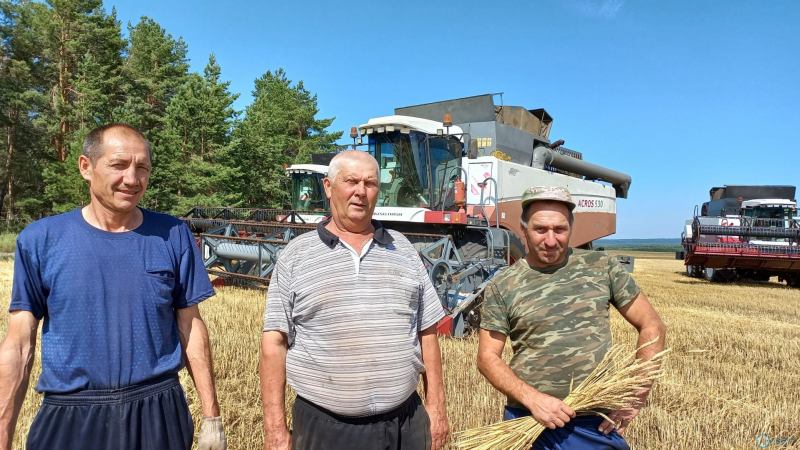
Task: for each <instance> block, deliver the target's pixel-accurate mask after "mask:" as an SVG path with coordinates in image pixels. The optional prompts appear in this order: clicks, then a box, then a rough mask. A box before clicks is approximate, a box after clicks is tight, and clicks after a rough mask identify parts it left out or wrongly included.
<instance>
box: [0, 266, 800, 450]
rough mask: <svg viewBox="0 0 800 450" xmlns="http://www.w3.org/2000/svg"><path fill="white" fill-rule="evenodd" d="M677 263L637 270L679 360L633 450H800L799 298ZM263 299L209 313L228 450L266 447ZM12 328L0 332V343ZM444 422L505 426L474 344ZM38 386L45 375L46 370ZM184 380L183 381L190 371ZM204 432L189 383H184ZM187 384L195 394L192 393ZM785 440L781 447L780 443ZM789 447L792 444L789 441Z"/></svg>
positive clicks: (0, 274)
mask: <svg viewBox="0 0 800 450" xmlns="http://www.w3.org/2000/svg"><path fill="white" fill-rule="evenodd" d="M11 271H12V263H11V262H10V261H3V262H0V290H2V302H0V303H2V306H3V307H4V308H5V307H7V305H8V301H9V297H10V293H11ZM682 273H683V265H682V263H681V262H680V261H674V260H668V259H645V257H644V255H642V256H639V257H637V259H636V272H635V274H634V275H635V278H636V280H637V281H638V282H639V284H640V285H641V286H642V288H643V289H644V292H645V293H646V294H647V295H648V296H649V297H650V299H651V301H652V302H653V304H654V305H655V307H656V309H657V310H658V311H659V313H660V314H661V316H662V318H663V319H664V322H665V323H666V324H667V327H668V331H667V345H668V346H669V347H672V349H673V350H672V354H671V356H670V358H669V360H668V362H667V363H666V375H665V377H664V378H663V379H662V380H660V381H659V382H658V383H657V385H656V388H655V390H654V391H653V393H652V395H651V396H650V400H649V403H648V406H647V407H646V408H645V409H644V410H643V411H642V413H641V414H640V416H639V417H638V418H637V419H636V420H634V422H633V423H632V424H631V426H630V427H629V428H628V430H627V431H626V433H625V435H626V437H627V439H628V440H629V442H630V444H631V447H632V448H636V449H689V448H692V449H694V448H721V449H722V448H724V449H727V448H735V449H753V448H759V446H758V445H757V442H756V438H757V437H758V436H759V435H762V434H763V435H767V436H769V437H770V440H769V441H767V440H764V438H763V437H762V440H761V441H760V442H759V443H760V444H761V446H762V447H763V446H764V444H765V443H767V444H768V445H770V446H771V447H776V446H781V447H785V446H787V444H788V446H795V447H799V448H800V444H798V441H797V440H798V439H800V310H799V308H800V291H798V290H796V289H795V290H792V289H789V288H786V287H785V286H783V285H779V284H777V283H774V282H773V283H762V284H736V285H716V284H715V285H712V284H709V283H707V282H705V281H702V280H697V279H690V278H687V277H685V276H683V275H682ZM264 295H265V293H264V292H262V291H256V290H244V289H237V288H221V289H218V290H217V296H216V297H215V298H212V299H211V300H209V301H206V302H205V303H203V304H202V306H201V308H202V311H203V315H204V317H205V319H206V322H207V324H208V328H209V330H210V333H211V339H212V341H213V351H214V364H215V372H216V377H217V388H218V394H219V400H220V404H221V406H222V410H223V412H222V414H223V417H224V420H225V425H226V428H227V433H228V442H229V447H230V448H231V449H260V448H262V445H263V438H262V436H263V431H262V428H261V403H260V399H259V390H258V372H257V359H258V349H259V342H260V334H261V333H260V330H261V323H262V314H263V308H264V307H263V300H264ZM612 314H614V316H613V319H612V320H613V322H612V328H613V332H614V339H615V342H618V343H624V344H625V345H627V346H629V347H630V349H633V347H634V344H635V333H634V331H633V329H632V328H631V327H630V326H629V325H627V323H625V322H624V321H623V320H622V319H621V318H620V317H619V316H618V315H617V314H616V313H612ZM5 329H6V320H5V319H4V320H2V323H0V334H2V335H5ZM441 343H442V352H443V360H444V371H445V388H446V393H447V396H448V398H447V403H448V414H449V417H450V423H451V428H452V430H454V431H459V430H464V429H467V428H472V427H477V426H481V425H486V424H489V423H493V422H496V421H498V420H500V418H501V411H502V407H503V404H504V399H503V398H502V396H501V395H499V394H498V393H497V392H495V391H494V390H493V389H492V388H491V386H490V385H489V384H488V383H486V382H485V381H484V380H483V378H482V377H481V376H480V374H479V373H478V371H477V369H476V368H475V354H476V350H477V340H476V339H474V338H472V339H464V340H454V339H443V340H442V341H441ZM36 364H37V367H36V368H34V371H33V383H31V385H33V384H35V379H36V378H37V377H38V374H39V367H38V365H39V359H38V355H37V362H36ZM184 372H185V371H184ZM182 380H183V381H184V386H185V387H186V389H187V394H188V397H189V402H190V404H191V406H192V411H193V413H194V414H195V417H196V418H197V419H198V420H199V411H200V409H199V404H197V403H196V396H195V393H194V391H193V388H192V384H191V381H190V380H189V378H188V376H187V374H185V373H183V374H182ZM187 382H188V383H187ZM40 403H41V397H40V396H39V395H38V394H36V393H35V392H34V391H33V389H32V388H31V389H30V391H29V393H28V396H27V398H26V401H25V405H24V410H23V412H22V414H21V418H20V421H19V423H18V425H17V440H16V441H15V447H14V448H15V449H22V448H23V445H22V442H23V441H24V436H26V433H27V430H28V426H29V424H30V422H31V420H32V419H33V415H34V414H35V411H36V409H37V408H38V406H39V404H40ZM781 438H783V439H784V440H780V439H781ZM792 439H795V440H794V441H792Z"/></svg>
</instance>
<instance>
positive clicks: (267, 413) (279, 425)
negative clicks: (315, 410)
mask: <svg viewBox="0 0 800 450" xmlns="http://www.w3.org/2000/svg"><path fill="white" fill-rule="evenodd" d="M287 348H288V340H287V338H286V335H285V334H284V333H282V332H280V331H265V332H264V333H262V335H261V356H260V358H259V361H258V374H259V376H260V378H261V402H262V405H263V408H264V434H265V436H264V449H265V450H273V449H274V450H288V449H290V448H291V447H292V438H291V436H290V435H289V429H288V428H287V427H286V394H285V393H286V350H287Z"/></svg>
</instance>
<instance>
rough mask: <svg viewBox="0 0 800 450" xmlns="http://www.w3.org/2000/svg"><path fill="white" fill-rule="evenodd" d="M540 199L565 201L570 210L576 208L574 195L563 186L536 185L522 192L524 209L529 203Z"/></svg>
mask: <svg viewBox="0 0 800 450" xmlns="http://www.w3.org/2000/svg"><path fill="white" fill-rule="evenodd" d="M539 200H548V201H553V202H564V203H566V204H567V208H569V210H570V211H572V210H573V209H575V203H574V202H573V201H572V196H571V195H569V191H568V190H566V189H564V188H562V187H553V186H534V187H532V188H528V189H527V190H526V191H525V193H523V194H522V209H523V211H524V210H525V207H526V206H528V204H530V203H531V202H535V201H539Z"/></svg>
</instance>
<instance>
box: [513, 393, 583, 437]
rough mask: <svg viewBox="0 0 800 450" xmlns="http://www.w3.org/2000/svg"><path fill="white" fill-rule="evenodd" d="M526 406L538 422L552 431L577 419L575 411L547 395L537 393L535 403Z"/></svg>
mask: <svg viewBox="0 0 800 450" xmlns="http://www.w3.org/2000/svg"><path fill="white" fill-rule="evenodd" d="M530 403H531V404H526V405H525V406H527V407H528V410H529V411H530V412H531V415H532V416H533V418H534V419H536V421H537V422H539V423H540V424H542V425H544V426H545V427H547V428H550V429H551V430H554V429H556V428H559V427H563V426H564V424H566V423H567V422H569V421H570V419H572V418H573V417H575V411H574V410H573V409H572V408H570V407H569V405H567V404H566V403H564V402H562V401H561V400H559V399H557V398H555V397H553V396H551V395H547V394H542V393H541V392H537V393H536V396H535V397H534V401H533V402H530Z"/></svg>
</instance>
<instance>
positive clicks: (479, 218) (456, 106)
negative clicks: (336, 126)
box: [184, 95, 631, 335]
mask: <svg viewBox="0 0 800 450" xmlns="http://www.w3.org/2000/svg"><path fill="white" fill-rule="evenodd" d="M497 97H498V96H497V95H481V96H477V97H469V98H463V99H457V100H448V101H443V102H436V103H429V104H425V105H418V106H410V107H404V108H397V109H396V110H395V115H391V116H385V117H377V118H373V119H370V120H368V121H367V123H365V124H363V125H361V126H360V127H353V129H352V130H351V137H352V138H353V146H354V147H356V148H361V149H364V150H365V151H367V152H369V153H370V154H371V155H373V156H374V157H375V159H376V160H377V162H378V166H379V169H380V174H379V176H380V189H379V195H378V204H377V207H376V210H375V214H374V217H375V218H376V219H378V220H380V221H381V222H382V223H383V224H384V226H386V227H387V228H391V229H395V230H398V231H400V232H402V233H403V234H404V235H405V236H406V237H407V238H408V239H409V240H410V241H411V242H412V243H413V244H414V246H415V247H416V248H417V250H418V251H419V254H420V257H421V258H422V260H423V262H424V264H425V266H426V268H427V270H428V273H429V275H430V277H431V281H432V282H433V284H434V286H435V287H436V289H437V291H438V293H439V296H440V298H441V300H442V304H443V305H444V306H445V308H446V310H447V312H448V317H447V318H446V319H445V320H444V321H443V322H442V323H441V324H440V332H442V333H444V334H451V333H452V334H454V335H461V334H463V332H464V330H465V328H466V327H467V326H468V324H472V325H476V324H477V323H478V322H479V320H480V315H479V308H477V306H479V301H480V298H481V293H482V292H483V289H484V288H485V286H486V284H487V283H488V281H489V280H490V279H491V277H493V276H494V275H495V274H496V273H497V272H498V271H499V270H502V269H503V268H504V267H506V266H507V265H509V264H511V263H513V262H514V261H516V260H517V259H519V258H522V257H523V256H524V255H525V244H524V234H523V232H522V228H521V226H520V217H521V214H522V211H521V209H520V206H519V200H520V198H521V195H522V193H523V192H524V190H525V189H527V188H528V187H530V186H538V185H544V186H560V187H564V188H567V189H568V190H569V191H570V192H571V193H572V196H573V199H574V201H575V203H576V205H577V207H576V208H575V211H574V214H575V225H574V231H573V235H572V240H571V242H570V245H571V246H573V247H581V248H591V244H592V241H594V240H596V239H599V238H602V237H605V236H609V235H611V234H613V233H614V232H615V231H616V199H617V198H626V197H627V193H628V188H629V187H630V183H631V178H630V176H628V175H625V174H623V173H620V172H617V171H614V170H611V169H607V168H604V167H601V166H598V165H595V164H591V163H588V162H586V161H583V157H582V155H581V153H578V152H576V151H572V150H569V149H566V148H564V147H562V146H561V144H563V142H564V141H557V142H555V143H551V142H550V141H549V133H550V129H551V126H552V122H553V119H552V118H551V117H550V115H549V114H548V113H547V112H546V111H545V110H544V109H535V110H527V109H525V108H522V107H514V106H503V105H502V98H501V97H500V98H501V104H500V105H496V104H495V101H494V100H495V98H497ZM442 119H444V120H442ZM439 120H442V121H439ZM319 158H322V157H321V156H320V157H319ZM315 163H317V164H310V165H293V166H290V167H289V168H287V175H288V177H289V178H290V180H291V182H292V200H291V205H292V208H293V209H294V210H293V211H277V210H248V209H230V208H199V207H198V208H195V209H193V210H192V211H191V212H190V214H187V217H185V218H184V220H185V221H186V223H187V224H189V226H190V227H191V228H192V229H193V230H194V231H195V232H197V233H199V234H200V240H201V248H202V252H203V258H204V262H205V265H206V267H207V268H208V269H209V272H210V273H212V274H215V275H219V276H221V277H225V278H235V279H245V280H251V281H255V280H262V281H266V282H268V280H269V276H270V273H271V271H272V268H273V267H274V263H275V261H276V260H277V259H278V258H279V257H280V252H281V251H282V249H283V247H284V246H285V244H286V243H288V242H289V240H291V239H292V238H293V237H294V236H296V235H298V234H301V233H304V232H308V231H311V230H313V229H314V226H313V225H312V224H313V223H315V222H318V221H319V220H321V218H322V215H323V214H324V213H325V212H326V211H327V210H328V204H327V200H326V199H325V197H324V193H323V191H322V189H321V187H322V178H323V177H324V176H325V174H326V173H327V164H326V163H325V162H324V161H321V160H317V161H315ZM598 181H603V182H606V183H608V184H605V183H600V182H598ZM253 219H256V220H253Z"/></svg>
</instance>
